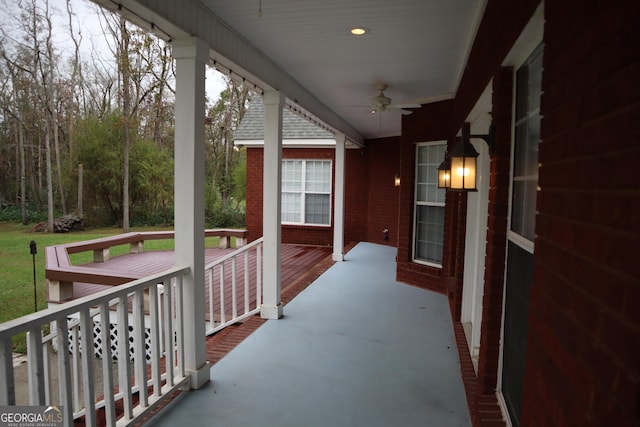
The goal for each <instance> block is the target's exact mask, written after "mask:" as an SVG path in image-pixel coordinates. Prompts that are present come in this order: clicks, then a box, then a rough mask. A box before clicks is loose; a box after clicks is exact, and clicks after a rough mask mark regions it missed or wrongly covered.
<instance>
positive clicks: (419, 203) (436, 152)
mask: <svg viewBox="0 0 640 427" xmlns="http://www.w3.org/2000/svg"><path fill="white" fill-rule="evenodd" d="M446 149H447V145H446V142H445V141H438V142H430V143H424V144H418V145H417V147H416V186H415V189H416V190H415V215H414V217H415V224H414V233H413V260H414V261H416V262H420V263H424V264H428V265H433V266H436V267H440V266H442V246H443V239H444V202H445V194H446V193H445V190H444V189H441V188H438V165H440V163H441V162H442V159H444V153H445V151H446Z"/></svg>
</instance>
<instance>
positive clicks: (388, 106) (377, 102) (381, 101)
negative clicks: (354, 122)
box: [371, 83, 420, 115]
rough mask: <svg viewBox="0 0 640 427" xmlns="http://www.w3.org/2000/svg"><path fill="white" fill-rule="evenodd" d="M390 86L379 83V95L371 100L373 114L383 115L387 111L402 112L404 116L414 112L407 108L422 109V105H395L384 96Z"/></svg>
mask: <svg viewBox="0 0 640 427" xmlns="http://www.w3.org/2000/svg"><path fill="white" fill-rule="evenodd" d="M388 87H389V86H387V85H386V84H385V83H379V84H378V86H377V89H378V95H377V96H374V97H373V98H371V113H381V112H384V111H386V110H400V112H401V113H402V114H404V115H408V114H411V113H412V111H409V110H406V108H420V104H409V103H407V104H393V103H392V102H391V98H389V97H388V96H386V95H385V94H384V91H385V90H387V88H388Z"/></svg>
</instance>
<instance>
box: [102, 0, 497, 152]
mask: <svg viewBox="0 0 640 427" xmlns="http://www.w3.org/2000/svg"><path fill="white" fill-rule="evenodd" d="M94 1H96V2H97V3H102V4H103V5H105V6H108V7H109V8H111V9H113V8H114V5H115V4H116V3H114V2H112V1H111V0H94ZM485 2H486V0H394V1H389V0H320V1H317V0H316V1H311V0H200V1H195V0H188V1H184V0H182V1H171V0H138V1H132V0H122V2H121V3H122V4H123V6H124V9H125V10H128V11H129V12H128V13H129V15H130V16H131V17H132V18H133V19H134V20H138V22H140V18H141V19H142V20H143V21H146V23H151V22H153V23H154V27H155V28H156V30H157V29H158V28H160V29H162V30H163V31H164V32H166V33H168V35H169V36H170V37H172V38H174V39H175V38H178V37H181V36H186V35H196V36H198V37H201V38H203V39H204V40H205V41H207V42H208V43H209V45H210V46H211V48H212V50H211V58H212V60H213V59H215V60H216V62H217V63H218V64H221V65H222V66H221V67H220V68H221V69H222V70H226V69H231V70H232V71H233V74H234V75H237V76H240V77H244V78H246V79H248V80H250V81H253V82H254V83H256V84H257V85H258V86H260V87H262V88H263V89H265V88H268V87H272V88H275V89H278V90H282V91H283V92H284V93H285V95H287V97H288V99H289V100H290V101H292V102H295V103H297V104H299V105H300V106H301V107H302V108H303V109H304V110H306V111H307V112H309V113H311V114H312V115H313V116H315V117H317V118H318V119H320V120H322V121H323V122H325V123H327V124H328V125H329V127H331V128H333V129H337V130H339V131H341V132H344V133H346V134H347V135H348V136H349V137H351V138H352V139H354V140H356V141H361V140H362V139H363V138H374V137H382V136H392V135H399V134H400V122H401V114H400V112H399V111H397V110H396V111H394V110H387V111H384V112H381V113H376V114H371V112H370V110H371V109H370V108H369V106H370V105H371V98H372V97H374V96H376V95H377V89H376V86H377V85H378V84H379V83H385V84H387V85H388V89H387V90H386V91H385V94H386V95H387V96H388V97H390V98H391V100H392V102H393V103H427V102H432V101H435V100H440V99H447V98H452V97H453V96H454V94H455V92H456V90H457V87H458V83H459V81H460V78H461V76H462V72H463V70H464V65H465V63H466V59H467V54H468V51H469V50H470V48H471V43H472V41H473V37H474V36H475V30H476V28H477V23H478V22H479V19H480V18H481V15H482V12H483V10H484V5H485ZM260 7H261V10H262V12H261V13H260ZM354 26H363V27H366V28H367V29H368V30H369V33H368V34H366V35H364V36H360V37H355V36H353V35H351V34H350V33H349V29H350V28H351V27H354Z"/></svg>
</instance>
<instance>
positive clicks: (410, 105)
mask: <svg viewBox="0 0 640 427" xmlns="http://www.w3.org/2000/svg"><path fill="white" fill-rule="evenodd" d="M420 107H422V105H420V104H409V103H407V104H391V105H388V106H387V108H395V109H397V110H398V109H399V110H401V109H403V108H420Z"/></svg>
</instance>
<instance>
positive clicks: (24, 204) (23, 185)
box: [16, 122, 29, 225]
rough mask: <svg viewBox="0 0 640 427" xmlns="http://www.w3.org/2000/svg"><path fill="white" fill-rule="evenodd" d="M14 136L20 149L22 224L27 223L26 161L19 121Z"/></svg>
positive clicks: (22, 132)
mask: <svg viewBox="0 0 640 427" xmlns="http://www.w3.org/2000/svg"><path fill="white" fill-rule="evenodd" d="M16 128H17V129H16V130H17V133H16V136H17V138H18V147H19V149H20V209H21V210H22V225H27V223H28V222H29V219H28V218H27V174H26V171H25V169H26V161H25V157H24V129H23V128H22V124H21V123H19V122H18V123H17V125H16Z"/></svg>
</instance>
